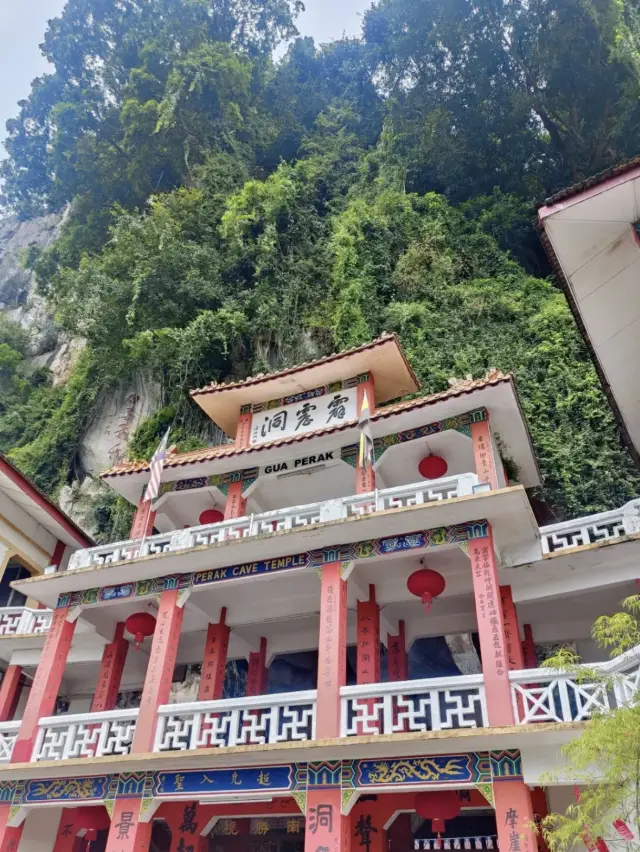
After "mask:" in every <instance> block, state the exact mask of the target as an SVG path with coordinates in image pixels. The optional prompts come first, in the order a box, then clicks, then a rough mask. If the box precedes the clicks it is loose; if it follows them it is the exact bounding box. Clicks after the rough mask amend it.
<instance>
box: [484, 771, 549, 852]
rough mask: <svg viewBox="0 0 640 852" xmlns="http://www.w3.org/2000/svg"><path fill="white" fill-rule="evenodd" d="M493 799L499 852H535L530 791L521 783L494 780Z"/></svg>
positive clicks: (535, 842) (536, 847)
mask: <svg viewBox="0 0 640 852" xmlns="http://www.w3.org/2000/svg"><path fill="white" fill-rule="evenodd" d="M493 796H494V806H495V811H496V828H497V832H498V849H500V852H538V838H537V835H536V830H535V827H534V821H533V807H532V804H531V791H530V790H529V788H528V787H527V785H526V784H525V783H524V781H503V780H499V781H498V780H496V781H494V784H493Z"/></svg>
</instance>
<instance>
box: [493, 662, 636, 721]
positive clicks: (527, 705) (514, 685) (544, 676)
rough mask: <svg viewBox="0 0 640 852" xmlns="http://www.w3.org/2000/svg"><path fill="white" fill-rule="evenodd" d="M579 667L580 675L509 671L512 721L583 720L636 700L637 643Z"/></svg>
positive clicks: (538, 671)
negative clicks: (618, 653)
mask: <svg viewBox="0 0 640 852" xmlns="http://www.w3.org/2000/svg"><path fill="white" fill-rule="evenodd" d="M581 668H582V669H583V670H584V673H585V676H582V677H577V676H576V675H574V674H572V673H567V672H563V671H558V670H556V669H522V670H521V671H513V672H509V680H510V681H511V696H512V700H513V711H514V714H515V718H516V722H517V723H518V724H519V725H528V724H531V723H535V722H583V721H585V720H586V719H590V718H591V717H592V716H593V715H594V713H605V712H607V711H608V710H614V709H617V708H619V707H628V706H629V705H630V704H633V703H635V702H636V701H637V700H638V696H639V695H640V646H638V647H637V648H633V649H632V650H631V651H627V653H626V654H622V655H621V656H620V657H616V658H615V659H614V660H611V661H609V662H607V663H594V664H592V665H585V666H582V667H581ZM590 672H592V673H594V676H593V677H592V678H589V676H588V675H589V673H590Z"/></svg>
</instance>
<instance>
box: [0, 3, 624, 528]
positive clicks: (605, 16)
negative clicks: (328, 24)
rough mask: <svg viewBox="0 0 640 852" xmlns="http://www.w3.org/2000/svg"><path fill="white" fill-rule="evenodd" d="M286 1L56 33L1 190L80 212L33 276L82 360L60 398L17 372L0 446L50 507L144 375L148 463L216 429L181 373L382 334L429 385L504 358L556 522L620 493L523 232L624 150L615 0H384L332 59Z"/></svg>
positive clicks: (148, 14)
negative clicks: (122, 388)
mask: <svg viewBox="0 0 640 852" xmlns="http://www.w3.org/2000/svg"><path fill="white" fill-rule="evenodd" d="M299 8H300V3H299V2H298V0H248V1H247V2H239V0H214V2H209V0H99V2H98V1H97V0H70V2H68V3H67V5H66V7H65V10H64V12H63V14H62V16H61V17H60V18H59V19H56V20H54V21H52V22H51V24H50V27H49V30H48V32H47V35H46V38H45V43H44V49H45V53H46V55H47V56H48V57H49V59H50V60H51V62H52V64H53V68H54V70H53V72H52V73H51V74H49V75H45V77H43V78H40V79H39V80H36V81H35V82H34V84H33V87H32V91H31V94H30V96H29V97H28V98H27V99H26V100H25V101H23V102H21V104H20V113H19V115H18V117H17V118H16V119H14V120H13V121H11V122H10V123H9V140H8V142H7V148H8V151H9V157H8V159H7V160H6V161H5V163H4V164H3V166H2V174H3V180H4V192H5V196H6V198H7V200H8V204H9V205H11V206H12V207H13V209H15V210H17V211H18V212H19V213H20V215H22V216H28V215H31V214H33V213H34V212H38V211H41V210H46V209H53V208H58V207H60V206H61V205H64V204H66V203H69V202H71V215H70V216H69V219H68V221H67V223H66V225H65V227H64V228H63V230H62V235H61V237H60V239H59V240H58V241H57V242H56V243H55V244H54V245H53V246H52V247H50V248H49V249H48V250H47V251H45V252H44V253H38V252H36V251H32V252H30V257H29V263H30V265H31V266H32V267H33V268H34V269H35V270H36V272H37V275H38V279H39V287H40V290H41V292H42V293H43V294H44V295H45V296H46V297H47V298H48V299H49V300H50V302H51V303H52V304H53V305H54V306H55V309H56V317H57V320H58V322H59V323H60V324H61V326H62V327H63V328H64V329H65V330H66V331H67V332H68V333H70V334H72V335H79V336H82V337H85V338H86V339H87V340H88V343H89V345H88V347H87V349H86V350H85V353H84V355H83V357H82V359H81V361H80V363H79V364H78V367H77V369H76V373H75V374H74V376H73V377H72V380H71V382H70V384H69V385H68V386H67V388H63V389H60V388H56V389H54V388H52V387H50V386H48V385H47V383H46V382H45V383H43V381H42V376H37V377H34V378H32V379H29V378H28V377H26V376H23V374H22V373H21V372H20V370H21V368H20V367H19V365H17V364H15V365H14V364H12V363H7V370H9V371H11V370H17V371H18V375H19V376H20V377H21V379H24V380H25V384H23V385H21V387H20V398H19V400H15V399H14V400H12V401H9V397H8V396H6V395H7V394H9V393H14V392H15V389H11V388H9V387H6V388H4V389H3V388H2V387H0V449H2V450H4V451H5V452H6V451H9V452H10V453H11V455H12V458H13V459H14V460H15V461H17V463H18V464H20V465H21V466H22V467H23V469H24V470H25V471H26V472H27V473H28V474H29V475H31V476H33V477H34V478H35V479H36V481H37V482H38V483H39V484H40V485H41V486H42V487H43V488H45V489H46V490H47V491H48V492H50V493H56V491H57V489H59V487H60V486H61V485H62V484H64V483H65V482H66V481H68V480H69V479H70V478H72V477H73V476H74V472H75V470H76V469H77V452H78V444H79V440H80V438H81V436H82V433H83V430H84V429H85V428H86V423H87V419H88V418H89V417H90V415H91V413H92V411H93V409H94V408H95V406H96V405H98V404H99V401H100V399H101V398H102V397H101V394H102V392H103V391H105V390H107V389H108V388H109V387H111V386H113V384H114V383H115V382H116V381H120V380H123V379H127V378H129V377H131V376H132V375H133V374H134V373H135V372H136V371H144V372H146V373H148V374H151V375H152V376H153V378H154V379H156V380H157V381H159V382H160V383H161V384H162V387H163V393H164V405H163V407H162V409H161V410H159V411H158V412H157V413H156V415H155V416H154V417H153V418H152V419H151V420H150V421H149V422H148V423H147V424H145V425H144V426H143V427H142V428H141V430H140V432H139V434H138V435H137V436H136V439H135V440H134V442H133V446H132V448H131V452H132V453H135V454H137V455H140V454H146V453H148V452H149V451H152V450H153V448H154V447H155V445H156V444H157V440H158V435H159V434H160V433H161V432H162V431H163V429H165V428H166V426H167V425H168V424H171V425H172V426H173V435H174V439H175V440H176V441H177V442H178V444H179V445H181V446H193V445H194V444H197V443H198V442H199V441H202V440H205V441H206V440H207V436H206V432H205V431H203V422H202V420H201V419H200V415H199V413H198V412H197V411H195V410H194V408H193V406H191V405H190V403H189V402H188V401H187V399H186V396H185V389H186V388H187V387H189V386H190V385H191V386H193V385H196V384H202V383H203V382H205V381H210V380H212V379H218V380H224V379H228V378H230V377H234V378H237V377H242V376H246V375H248V374H251V373H253V372H255V371H259V370H270V369H274V368H278V367H282V366H285V365H289V364H293V363H296V362H298V361H301V360H306V359H308V358H310V357H316V356H320V355H323V354H326V353H328V352H331V351H334V350H335V349H336V348H340V347H343V346H348V345H353V344H357V343H362V342H364V341H365V340H367V339H369V338H370V337H372V336H374V335H376V334H379V333H380V332H381V331H383V330H396V331H397V332H398V334H399V336H400V339H401V341H402V343H403V345H404V346H405V347H406V348H407V350H408V352H409V354H410V357H411V359H412V363H413V364H414V366H415V367H416V369H417V371H418V373H419V375H420V377H421V379H422V381H423V383H424V387H425V390H426V391H436V390H441V389H442V388H444V387H446V386H447V381H448V379H449V378H450V377H451V376H454V375H461V374H467V373H472V374H474V375H480V374H483V373H484V372H486V370H487V369H488V368H490V367H500V368H501V369H503V370H513V371H515V373H516V376H517V380H518V384H519V387H520V390H521V393H522V397H523V403H524V406H525V409H526V413H527V415H528V417H529V421H530V425H531V429H532V432H533V437H534V441H535V444H536V450H537V452H538V454H539V456H540V460H541V467H542V473H543V480H544V489H543V497H544V498H545V499H546V500H547V502H548V504H549V505H550V507H551V508H552V509H553V511H555V513H556V515H557V516H558V517H562V516H563V515H565V514H570V515H575V514H580V513H584V512H588V511H598V510H601V509H605V508H609V507H611V506H613V505H620V504H621V503H623V502H625V501H626V500H627V499H629V498H630V497H631V496H634V495H635V494H636V493H637V490H638V484H639V483H638V478H637V475H636V474H635V473H634V471H633V469H632V466H631V463H630V461H629V459H628V457H627V455H626V452H625V451H624V450H623V449H622V448H621V446H620V443H619V439H618V437H617V435H616V432H615V428H614V425H613V421H612V417H611V414H610V412H609V409H608V407H607V405H606V402H605V400H604V397H603V395H602V392H601V390H600V387H599V384H598V381H597V378H596V376H595V373H594V370H593V367H592V365H591V363H590V361H589V359H588V356H587V353H586V352H585V349H584V347H583V345H582V342H581V340H580V338H579V336H578V333H577V330H576V328H575V325H574V323H573V320H572V318H571V315H570V313H569V311H568V308H567V305H566V303H565V301H564V297H563V296H562V295H561V294H560V293H559V292H558V291H557V290H556V289H555V288H554V286H553V284H552V283H550V282H549V281H547V280H545V275H546V274H547V273H548V267H547V265H546V260H545V258H544V255H543V252H542V249H541V246H540V244H539V240H538V239H537V237H536V235H535V232H534V231H533V229H532V227H531V220H532V218H533V205H534V203H535V201H536V200H537V199H539V198H541V197H542V196H543V194H544V193H545V192H547V191H550V190H552V189H554V188H556V187H557V186H558V185H562V184H565V183H567V182H570V181H571V180H573V179H574V178H578V177H583V176H587V175H588V174H590V173H592V172H595V171H598V170H599V169H601V168H604V167H607V166H609V165H611V164H612V163H614V162H615V161H616V160H618V159H619V158H621V157H624V156H627V155H630V154H633V153H635V151H636V149H637V147H638V143H639V142H640V125H639V123H638V120H637V119H638V113H637V111H638V109H639V108H640V107H638V103H639V102H640V101H639V99H638V94H639V87H640V84H639V82H638V75H637V74H636V73H635V71H634V63H633V61H631V59H630V58H629V57H630V54H629V51H630V50H631V49H632V47H633V45H634V43H635V42H634V33H635V30H634V26H633V25H634V21H635V18H634V12H633V9H632V8H631V5H630V2H629V0H624V2H623V3H622V5H620V4H618V3H617V2H614V0H597V3H596V0H593V2H590V3H587V2H586V0H561V3H560V5H559V6H558V5H557V3H556V4H553V7H551V6H549V4H548V3H547V4H545V2H543V3H542V4H538V5H535V4H534V5H532V4H530V3H524V2H517V3H515V4H514V3H508V4H507V3H504V2H501V0H486V2H484V3H483V4H482V5H481V6H480V7H478V6H477V5H473V4H469V3H468V2H467V0H454V2H450V0H447V2H443V0H379V2H377V3H376V4H375V5H374V6H373V7H372V8H371V10H370V11H369V12H368V13H367V14H366V17H365V22H364V28H363V35H362V38H360V39H349V40H343V41H338V42H336V43H333V44H331V45H327V46H322V47H320V48H317V47H316V46H315V45H314V44H313V42H312V41H311V40H310V39H296V38H295V18H296V15H297V12H298V11H299ZM625 27H626V29H625ZM621 33H622V34H623V35H624V38H625V39H626V41H625V45H626V47H625V51H624V55H623V52H622V47H621V45H622V41H621V36H620V34H621ZM287 39H290V40H291V41H290V44H289V46H288V49H287V51H286V53H285V54H284V55H283V56H282V58H281V59H279V60H278V61H277V62H276V61H274V59H273V48H274V47H275V46H276V45H277V44H278V43H281V42H282V41H283V40H284V41H286V40H287ZM18 411H19V417H18V418H17V416H16V412H18ZM42 412H47V413H48V415H47V416H46V417H44V418H43V415H42ZM18 420H21V421H22V422H23V423H24V428H23V429H19V428H17V426H16V424H17V422H18Z"/></svg>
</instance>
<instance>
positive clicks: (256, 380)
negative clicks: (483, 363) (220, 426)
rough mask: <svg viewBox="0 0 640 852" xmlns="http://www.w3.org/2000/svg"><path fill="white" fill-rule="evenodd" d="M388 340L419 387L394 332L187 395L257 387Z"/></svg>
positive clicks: (198, 389) (206, 387) (372, 347)
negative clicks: (328, 353) (278, 368)
mask: <svg viewBox="0 0 640 852" xmlns="http://www.w3.org/2000/svg"><path fill="white" fill-rule="evenodd" d="M389 340H395V341H396V343H397V344H398V349H399V350H400V352H401V354H402V356H403V358H404V362H405V364H406V365H407V369H408V370H409V372H410V373H411V376H412V378H413V379H414V381H415V383H416V385H418V387H419V386H420V382H419V381H418V378H417V376H416V374H415V373H414V371H413V369H412V367H411V365H410V364H409V362H408V361H407V359H406V356H405V355H404V352H403V351H402V347H401V346H400V343H399V341H398V336H397V335H396V334H395V332H384V333H383V334H381V335H380V336H379V337H376V338H375V339H374V340H370V341H369V342H368V343H363V344H361V345H360V346H353V347H352V348H351V349H343V350H342V351H341V352H333V353H332V354H331V355H325V356H324V357H323V358H318V359H317V360H315V361H305V362H304V363H303V364H296V366H294V367H285V368H284V369H282V370H274V372H272V373H258V375H257V376H248V377H247V378H246V379H239V380H238V381H235V382H211V383H210V384H208V385H205V386H204V387H202V388H195V389H194V390H191V391H189V394H190V396H199V395H200V394H208V393H219V392H220V391H226V390H231V389H232V388H238V387H242V386H243V385H257V384H260V383H261V382H268V381H271V380H272V379H275V378H277V377H278V376H287V375H291V374H292V373H299V372H301V371H302V370H309V369H311V368H312V367H318V366H321V365H322V364H328V363H330V362H331V361H338V360H340V359H341V358H347V357H348V356H349V355H354V354H355V353H356V352H366V351H367V350H368V349H374V348H375V347H376V346H380V345H381V344H382V343H387V341H389Z"/></svg>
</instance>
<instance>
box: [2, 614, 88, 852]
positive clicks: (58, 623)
mask: <svg viewBox="0 0 640 852" xmlns="http://www.w3.org/2000/svg"><path fill="white" fill-rule="evenodd" d="M68 614H69V607H62V608H60V609H56V610H55V611H54V613H53V618H52V620H51V627H50V628H49V632H48V633H47V638H46V640H45V643H44V648H43V649H42V656H41V657H40V662H39V663H38V668H37V669H36V675H35V677H34V679H33V684H32V686H31V691H30V693H29V699H28V701H27V706H26V707H25V709H24V713H23V716H22V724H21V725H20V730H19V731H18V737H17V739H16V744H15V746H14V748H13V755H12V757H11V762H12V763H26V762H28V761H29V760H31V752H32V751H33V746H34V742H35V739H36V736H37V733H38V722H39V720H40V719H41V718H42V717H43V716H51V715H53V711H54V710H55V706H56V699H57V697H58V691H59V689H60V684H61V682H62V675H63V674H64V667H65V664H66V662H67V657H68V655H69V649H70V648H71V640H72V638H73V633H74V631H75V628H76V623H75V621H67V615H68ZM0 849H1V847H0Z"/></svg>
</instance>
